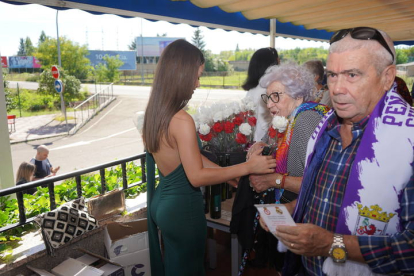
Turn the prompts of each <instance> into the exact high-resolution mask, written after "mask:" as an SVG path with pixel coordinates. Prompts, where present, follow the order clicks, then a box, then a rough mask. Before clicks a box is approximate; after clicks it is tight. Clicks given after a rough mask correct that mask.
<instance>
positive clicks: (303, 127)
mask: <svg viewBox="0 0 414 276" xmlns="http://www.w3.org/2000/svg"><path fill="white" fill-rule="evenodd" d="M260 86H261V87H263V89H265V93H264V94H262V95H261V99H262V101H263V103H264V104H266V107H267V112H268V113H269V114H270V116H271V117H272V118H274V120H275V119H283V120H284V121H285V122H286V123H285V126H284V130H283V131H282V132H281V133H279V135H280V137H279V138H278V139H277V141H274V140H273V139H272V138H271V137H269V136H270V133H269V132H267V134H266V135H265V139H263V141H261V142H256V143H255V144H253V145H252V146H251V148H250V149H249V151H248V153H247V157H248V158H250V156H251V154H252V153H253V152H254V151H255V150H256V149H258V148H260V147H264V146H267V145H271V146H272V147H275V148H277V151H276V152H275V153H274V157H275V158H276V164H277V166H276V168H275V170H274V171H273V172H272V173H268V174H250V175H249V177H248V178H246V177H244V178H242V179H241V180H240V182H239V185H238V189H237V194H236V198H235V202H234V205H233V215H232V221H231V231H232V233H235V234H237V235H238V236H239V241H240V242H241V243H242V244H243V247H244V249H245V254H244V258H243V265H245V263H246V262H245V261H246V260H247V259H248V260H249V263H250V264H252V266H255V267H261V266H265V265H269V266H270V267H275V268H276V270H279V271H280V270H281V268H282V264H283V256H282V255H280V254H279V255H278V254H277V251H276V242H277V241H276V239H275V238H274V237H273V236H272V235H271V234H269V233H266V232H264V231H263V230H261V229H260V227H259V228H257V229H255V227H256V225H257V223H258V221H257V211H256V209H255V207H254V204H272V203H285V204H288V206H290V207H289V208H290V209H293V208H294V206H295V205H294V203H295V199H296V198H297V193H298V192H299V189H300V183H301V181H302V175H303V169H304V166H305V155H306V146H307V144H308V141H309V139H310V137H311V134H312V133H313V132H314V130H315V128H316V126H317V125H318V123H319V122H320V120H321V119H322V117H323V116H324V114H326V113H327V112H328V110H329V108H328V107H327V106H325V105H321V104H318V103H315V102H313V99H314V94H315V89H316V88H315V80H314V76H313V74H312V73H311V72H310V71H309V70H308V69H306V68H305V67H303V66H299V65H297V64H296V63H293V62H289V63H282V64H280V65H277V66H271V67H269V68H268V69H267V71H266V72H265V74H264V75H263V77H262V78H261V79H260ZM268 129H269V128H268ZM264 141H266V142H264ZM249 184H250V187H252V188H250V187H249ZM251 252H255V257H252V256H251Z"/></svg>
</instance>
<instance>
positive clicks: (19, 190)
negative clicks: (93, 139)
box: [0, 153, 147, 233]
mask: <svg viewBox="0 0 414 276" xmlns="http://www.w3.org/2000/svg"><path fill="white" fill-rule="evenodd" d="M135 160H140V162H141V171H142V178H141V181H139V182H136V183H131V184H130V185H128V180H127V169H126V164H127V162H131V161H135ZM145 164H146V163H145V154H144V153H141V154H139V155H134V156H131V157H128V158H124V159H121V160H116V161H113V162H109V163H104V164H101V165H97V166H93V167H90V168H86V169H83V170H78V171H75V172H70V173H66V174H62V175H59V176H54V177H48V178H47V179H41V180H37V181H33V182H29V183H26V184H22V185H19V186H16V187H11V188H7V189H3V190H0V197H2V196H8V195H13V194H15V195H16V198H17V202H18V206H19V222H18V223H15V224H11V225H7V226H5V227H2V228H0V233H2V232H5V231H7V230H11V229H13V228H16V227H19V226H22V225H24V224H26V223H30V222H32V221H33V220H34V219H35V218H34V217H32V218H29V219H27V218H26V214H25V208H24V204H23V192H24V191H25V190H27V189H30V188H36V187H39V186H42V185H47V186H48V188H49V195H50V210H54V209H56V201H55V192H54V188H55V184H54V183H55V182H57V181H61V180H66V179H70V178H75V180H76V193H77V196H78V198H79V197H81V196H82V185H81V176H82V175H85V174H88V173H91V172H96V171H99V173H100V177H101V188H102V191H101V194H105V193H106V190H107V188H106V180H105V169H106V168H110V167H113V166H117V165H121V170H122V190H126V189H129V188H132V187H135V186H139V185H142V184H144V183H146V182H147V177H146V171H145Z"/></svg>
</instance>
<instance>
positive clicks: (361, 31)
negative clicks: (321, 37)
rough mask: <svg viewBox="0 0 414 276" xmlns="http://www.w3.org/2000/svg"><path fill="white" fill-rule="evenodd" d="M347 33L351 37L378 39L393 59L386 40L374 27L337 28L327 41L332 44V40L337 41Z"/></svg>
mask: <svg viewBox="0 0 414 276" xmlns="http://www.w3.org/2000/svg"><path fill="white" fill-rule="evenodd" d="M347 34H351V37H352V38H353V39H359V40H371V39H373V40H376V41H378V43H379V44H381V45H382V47H384V48H385V50H387V51H388V52H389V53H390V54H391V56H392V61H394V54H393V53H392V51H391V49H390V47H389V46H388V44H387V42H386V41H385V39H384V37H383V36H382V34H381V33H380V32H379V31H378V30H377V29H374V28H370V27H358V28H352V29H343V30H339V31H337V32H336V33H335V34H334V35H333V36H332V37H331V40H330V41H329V44H332V43H334V42H337V41H339V40H341V39H342V38H344V37H345V36H347Z"/></svg>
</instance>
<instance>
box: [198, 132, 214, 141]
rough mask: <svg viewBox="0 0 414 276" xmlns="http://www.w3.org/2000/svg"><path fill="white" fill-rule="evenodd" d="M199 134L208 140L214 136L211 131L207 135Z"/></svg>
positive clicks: (201, 137) (204, 139) (202, 138)
mask: <svg viewBox="0 0 414 276" xmlns="http://www.w3.org/2000/svg"><path fill="white" fill-rule="evenodd" d="M199 136H200V139H201V140H203V141H206V142H208V141H210V140H211V138H213V135H211V132H210V133H209V134H207V135H203V134H199Z"/></svg>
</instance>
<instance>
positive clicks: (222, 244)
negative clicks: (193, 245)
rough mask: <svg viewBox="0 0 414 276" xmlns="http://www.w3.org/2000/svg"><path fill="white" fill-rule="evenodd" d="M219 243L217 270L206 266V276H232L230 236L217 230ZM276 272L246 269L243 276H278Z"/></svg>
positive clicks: (216, 235) (216, 234)
mask: <svg viewBox="0 0 414 276" xmlns="http://www.w3.org/2000/svg"><path fill="white" fill-rule="evenodd" d="M214 236H215V239H216V241H217V268H216V269H209V268H208V266H206V276H230V275H231V251H230V234H229V233H225V232H222V231H219V230H216V232H215V234H214ZM278 275H279V274H278V272H277V271H276V270H269V269H255V268H249V267H246V269H245V271H244V273H243V276H278Z"/></svg>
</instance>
